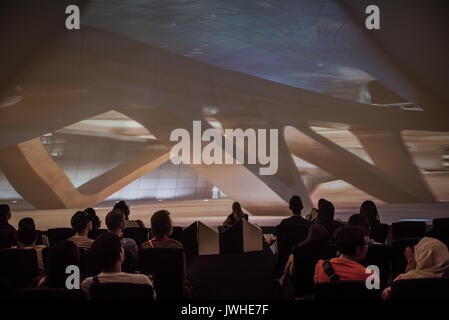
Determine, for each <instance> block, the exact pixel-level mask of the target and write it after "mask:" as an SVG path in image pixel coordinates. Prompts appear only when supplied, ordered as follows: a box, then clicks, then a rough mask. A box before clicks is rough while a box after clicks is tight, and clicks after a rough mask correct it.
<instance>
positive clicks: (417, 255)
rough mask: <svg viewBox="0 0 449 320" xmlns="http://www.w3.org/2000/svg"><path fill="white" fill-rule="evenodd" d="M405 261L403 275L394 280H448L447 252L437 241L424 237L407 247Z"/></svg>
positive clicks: (385, 291)
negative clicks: (405, 265) (413, 245)
mask: <svg viewBox="0 0 449 320" xmlns="http://www.w3.org/2000/svg"><path fill="white" fill-rule="evenodd" d="M404 257H405V259H406V260H407V267H406V269H405V273H402V274H400V275H398V276H397V277H396V279H394V281H397V280H405V279H420V278H449V250H448V248H447V247H446V245H445V244H444V243H443V242H441V241H440V240H438V239H435V238H430V237H424V238H422V239H421V240H420V241H419V242H418V243H417V244H416V245H415V247H414V248H411V247H407V248H406V249H405V252H404ZM390 292H391V287H388V288H386V289H385V290H384V291H383V293H382V298H383V299H388V298H389V297H390Z"/></svg>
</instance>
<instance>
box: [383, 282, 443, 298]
mask: <svg viewBox="0 0 449 320" xmlns="http://www.w3.org/2000/svg"><path fill="white" fill-rule="evenodd" d="M390 299H391V300H420V301H422V300H433V301H434V300H449V279H441V278H427V279H407V280H397V281H394V282H393V284H392V285H391V295H390Z"/></svg>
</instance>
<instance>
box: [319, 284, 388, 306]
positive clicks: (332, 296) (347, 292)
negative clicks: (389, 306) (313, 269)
mask: <svg viewBox="0 0 449 320" xmlns="http://www.w3.org/2000/svg"><path fill="white" fill-rule="evenodd" d="M380 298H381V292H380V290H378V289H371V290H369V289H367V288H366V284H365V281H334V282H323V283H317V284H316V285H315V300H348V301H349V300H380Z"/></svg>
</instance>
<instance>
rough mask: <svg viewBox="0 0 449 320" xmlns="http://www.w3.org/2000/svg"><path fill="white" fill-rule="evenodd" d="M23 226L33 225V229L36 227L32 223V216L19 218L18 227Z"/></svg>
mask: <svg viewBox="0 0 449 320" xmlns="http://www.w3.org/2000/svg"><path fill="white" fill-rule="evenodd" d="M24 226H30V227H33V228H34V229H36V224H35V223H34V220H33V218H30V217H26V218H22V219H20V221H19V224H18V227H19V229H20V228H22V227H24Z"/></svg>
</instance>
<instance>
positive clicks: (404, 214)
mask: <svg viewBox="0 0 449 320" xmlns="http://www.w3.org/2000/svg"><path fill="white" fill-rule="evenodd" d="M231 206H232V200H230V199H218V200H208V201H204V200H195V201H176V202H169V201H163V202H158V203H152V204H139V205H135V206H131V208H130V209H131V218H132V219H141V220H142V221H143V222H144V223H145V225H146V226H147V227H150V219H151V215H152V214H153V213H154V212H155V211H157V210H160V209H166V210H168V211H170V213H171V216H172V220H173V222H174V225H176V226H181V227H186V226H188V225H190V224H191V223H192V222H194V221H196V220H200V221H202V222H203V223H205V224H207V225H209V226H218V225H221V223H222V222H223V221H224V219H225V218H226V216H227V215H228V214H229V213H230V212H231ZM82 209H84V208H82ZM76 210H77V209H57V210H17V211H16V210H13V211H12V218H11V221H10V223H11V224H12V225H13V226H15V227H17V224H18V222H19V220H20V219H22V218H24V217H32V218H33V219H34V221H35V223H36V227H37V228H38V229H40V230H47V229H48V228H58V227H69V226H70V218H71V217H72V215H73V213H74V212H75V211H76ZM95 210H96V211H97V215H98V216H99V217H100V219H101V220H102V221H103V224H102V226H101V227H102V228H105V227H106V226H105V224H104V217H105V216H106V214H107V213H108V212H109V211H110V210H111V207H98V208H95ZM378 210H379V215H380V219H381V221H382V223H386V224H389V225H391V223H393V222H397V221H401V220H413V219H419V220H423V221H426V222H427V223H428V224H430V223H431V222H432V219H436V218H443V217H449V202H438V203H432V204H385V205H378ZM357 212H358V208H357V207H354V208H350V207H347V208H336V213H335V218H336V219H340V220H341V221H347V220H348V218H349V217H350V216H351V215H352V214H353V213H357ZM303 215H305V212H303ZM284 218H285V216H279V215H276V214H275V213H273V215H270V216H253V215H251V214H250V222H252V223H256V224H258V225H259V226H275V225H277V224H279V222H280V221H281V220H282V219H284Z"/></svg>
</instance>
